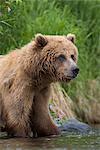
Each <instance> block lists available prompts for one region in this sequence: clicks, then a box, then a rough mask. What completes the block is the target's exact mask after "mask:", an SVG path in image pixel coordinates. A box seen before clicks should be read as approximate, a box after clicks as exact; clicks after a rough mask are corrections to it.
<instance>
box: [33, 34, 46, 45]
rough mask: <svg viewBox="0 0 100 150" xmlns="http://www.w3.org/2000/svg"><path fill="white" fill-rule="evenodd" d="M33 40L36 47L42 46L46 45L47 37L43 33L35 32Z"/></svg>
mask: <svg viewBox="0 0 100 150" xmlns="http://www.w3.org/2000/svg"><path fill="white" fill-rule="evenodd" d="M35 42H36V45H37V46H38V47H44V46H46V45H47V43H48V40H47V38H46V37H45V36H44V35H42V34H36V35H35Z"/></svg>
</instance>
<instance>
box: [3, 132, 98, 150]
mask: <svg viewBox="0 0 100 150" xmlns="http://www.w3.org/2000/svg"><path fill="white" fill-rule="evenodd" d="M0 150H100V130H94V131H92V132H90V133H89V134H83V135H82V134H72V133H63V134H62V135H61V136H57V137H46V138H35V139H32V138H26V139H22V138H7V137H6V136H4V135H1V136H0Z"/></svg>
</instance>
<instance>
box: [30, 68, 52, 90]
mask: <svg viewBox="0 0 100 150" xmlns="http://www.w3.org/2000/svg"><path fill="white" fill-rule="evenodd" d="M38 69H39V68H38ZM32 83H33V86H34V88H38V89H39V90H41V89H44V88H45V87H48V86H49V85H50V84H51V83H52V80H51V78H50V76H49V74H45V73H43V72H42V70H37V71H36V72H35V73H33V77H32Z"/></svg>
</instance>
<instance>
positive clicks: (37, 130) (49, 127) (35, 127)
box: [31, 107, 60, 137]
mask: <svg viewBox="0 0 100 150" xmlns="http://www.w3.org/2000/svg"><path fill="white" fill-rule="evenodd" d="M37 111H39V112H37ZM37 111H34V112H33V114H32V122H31V123H32V124H31V126H32V131H33V136H37V137H41V136H42V137H43V136H51V135H58V134H59V133H60V131H59V129H58V127H57V126H56V125H55V124H54V123H53V121H52V119H51V117H50V116H49V113H48V112H47V111H42V110H41V109H40V108H39V107H38V108H37Z"/></svg>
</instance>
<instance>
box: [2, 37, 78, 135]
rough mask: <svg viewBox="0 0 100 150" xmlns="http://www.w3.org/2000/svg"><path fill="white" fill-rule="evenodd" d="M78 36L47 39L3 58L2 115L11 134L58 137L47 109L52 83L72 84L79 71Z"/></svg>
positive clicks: (39, 38) (43, 38) (37, 38)
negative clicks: (71, 81)
mask: <svg viewBox="0 0 100 150" xmlns="http://www.w3.org/2000/svg"><path fill="white" fill-rule="evenodd" d="M74 40H75V37H74V35H72V34H68V35H67V36H45V35H41V34H37V35H36V37H35V39H34V40H33V41H31V42H30V43H29V44H27V45H25V46H24V47H22V48H21V49H16V50H14V51H12V52H10V53H9V54H6V55H5V56H2V57H1V58H0V116H1V120H2V121H3V123H4V125H5V130H6V131H7V133H8V135H10V136H16V137H29V136H38V137H39V136H48V135H57V134H59V129H58V127H57V126H56V125H55V124H54V123H53V121H52V119H51V116H50V114H49V110H48V100H49V95H50V85H51V83H52V82H58V81H59V82H66V83H67V82H69V81H70V80H71V79H73V78H75V77H76V76H77V74H78V72H79V69H78V67H77V65H76V63H77V57H78V51H77V48H76V46H75V45H74Z"/></svg>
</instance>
